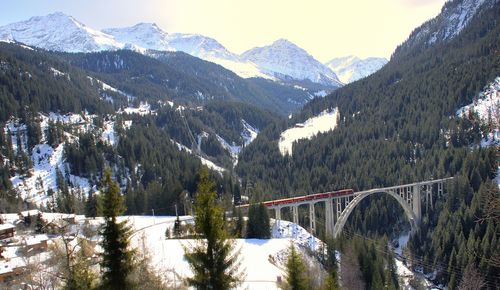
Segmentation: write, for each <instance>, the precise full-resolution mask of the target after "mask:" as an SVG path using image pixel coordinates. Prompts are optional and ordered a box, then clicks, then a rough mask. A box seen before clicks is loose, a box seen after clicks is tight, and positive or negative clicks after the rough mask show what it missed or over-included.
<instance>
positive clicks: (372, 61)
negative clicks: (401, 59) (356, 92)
mask: <svg viewBox="0 0 500 290" xmlns="http://www.w3.org/2000/svg"><path fill="white" fill-rule="evenodd" d="M387 62H388V60H387V59H385V58H383V57H368V58H365V59H361V58H359V57H357V56H354V55H350V56H345V57H338V58H334V59H332V60H330V61H329V62H327V63H325V65H326V66H327V67H329V68H330V69H331V70H332V71H333V72H335V74H337V76H338V78H339V79H340V81H341V82H343V83H344V84H348V83H352V82H354V81H357V80H359V79H362V78H364V77H367V76H369V75H371V74H372V73H374V72H376V71H378V70H379V69H381V68H382V67H383V66H384V65H385V64H386V63H387Z"/></svg>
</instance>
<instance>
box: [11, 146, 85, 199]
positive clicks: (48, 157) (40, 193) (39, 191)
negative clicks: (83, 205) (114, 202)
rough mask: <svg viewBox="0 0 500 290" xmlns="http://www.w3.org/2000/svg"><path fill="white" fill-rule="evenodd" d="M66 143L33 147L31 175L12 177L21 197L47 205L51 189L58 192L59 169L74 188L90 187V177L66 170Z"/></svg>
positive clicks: (83, 189) (83, 188) (13, 184)
mask: <svg viewBox="0 0 500 290" xmlns="http://www.w3.org/2000/svg"><path fill="white" fill-rule="evenodd" d="M63 152H64V144H60V145H59V146H57V147H56V148H52V147H51V146H49V145H47V144H39V145H36V146H35V147H34V148H33V151H32V154H31V160H32V162H33V171H32V174H31V176H30V177H27V178H24V177H21V176H19V175H15V176H14V177H12V178H11V182H12V186H13V187H14V188H16V189H17V190H18V192H19V193H20V194H21V197H22V198H23V199H24V200H26V201H28V202H32V203H35V204H37V205H41V204H44V205H46V204H47V202H48V201H49V199H50V197H49V196H48V195H47V192H48V191H49V189H52V190H53V191H54V192H57V189H58V188H57V174H56V172H57V170H59V171H60V172H61V174H62V175H63V176H68V177H69V182H70V183H71V185H72V187H73V188H80V189H81V190H82V191H83V192H84V193H87V192H88V191H89V190H90V189H91V186H90V183H89V181H88V179H86V178H82V177H79V176H74V175H71V174H69V173H67V172H66V171H67V170H66V166H65V162H64V156H63V155H64V154H63Z"/></svg>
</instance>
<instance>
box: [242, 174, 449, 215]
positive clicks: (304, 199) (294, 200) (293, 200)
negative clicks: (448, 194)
mask: <svg viewBox="0 0 500 290" xmlns="http://www.w3.org/2000/svg"><path fill="white" fill-rule="evenodd" d="M451 179H453V177H448V178H441V179H434V180H427V181H421V182H414V183H409V184H403V185H396V186H390V187H381V188H374V189H369V190H363V191H357V192H354V190H352V189H342V190H338V191H331V192H323V193H314V194H309V195H302V196H296V197H289V198H283V199H275V200H268V201H265V202H263V204H264V205H265V206H267V207H278V206H282V205H300V204H305V203H310V202H311V201H314V202H321V201H325V200H328V199H330V198H335V197H345V196H357V195H361V194H367V193H375V192H383V191H388V190H396V189H400V188H405V187H413V186H422V185H431V184H434V183H440V182H443V181H446V180H451ZM248 206H250V204H243V205H240V206H237V207H239V208H246V207H248Z"/></svg>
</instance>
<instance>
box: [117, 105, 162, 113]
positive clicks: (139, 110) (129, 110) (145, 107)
mask: <svg viewBox="0 0 500 290" xmlns="http://www.w3.org/2000/svg"><path fill="white" fill-rule="evenodd" d="M117 113H118V114H123V113H124V114H138V115H141V116H144V115H151V114H156V111H154V110H151V105H149V104H148V103H147V102H146V103H143V102H141V103H140V104H139V107H137V108H136V107H127V108H124V109H120V110H119V111H118V112H117Z"/></svg>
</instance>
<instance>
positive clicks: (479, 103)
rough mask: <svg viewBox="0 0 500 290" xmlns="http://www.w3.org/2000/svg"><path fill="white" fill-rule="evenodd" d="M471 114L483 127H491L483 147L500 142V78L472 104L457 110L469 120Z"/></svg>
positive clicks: (459, 114) (490, 84) (458, 113)
mask: <svg viewBox="0 0 500 290" xmlns="http://www.w3.org/2000/svg"><path fill="white" fill-rule="evenodd" d="M471 114H473V115H474V118H478V119H479V120H478V121H479V122H481V124H482V125H486V126H491V131H490V132H485V136H483V138H484V140H483V146H488V145H491V144H493V143H494V144H497V143H498V142H500V132H499V130H500V77H497V78H495V80H494V81H493V82H491V83H489V84H488V85H487V86H486V88H485V89H484V90H483V91H482V92H480V93H479V94H478V95H477V96H475V97H474V101H473V102H472V103H471V104H469V105H467V106H464V107H462V108H460V109H458V110H457V115H458V116H459V117H463V118H469V117H471V116H470V115H471Z"/></svg>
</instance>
